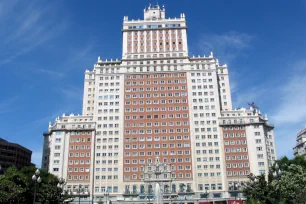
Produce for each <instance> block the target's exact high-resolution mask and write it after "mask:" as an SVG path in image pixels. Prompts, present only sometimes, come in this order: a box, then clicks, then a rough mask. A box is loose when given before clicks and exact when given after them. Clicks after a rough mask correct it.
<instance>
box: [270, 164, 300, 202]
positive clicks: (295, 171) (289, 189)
mask: <svg viewBox="0 0 306 204" xmlns="http://www.w3.org/2000/svg"><path fill="white" fill-rule="evenodd" d="M271 184H272V187H273V189H274V191H275V192H277V194H278V195H281V196H282V199H283V201H285V202H286V203H288V204H290V203H296V204H303V203H304V204H305V203H306V170H305V169H303V168H302V166H300V165H295V164H291V165H290V166H288V168H287V170H286V171H284V173H283V175H282V176H281V179H280V180H279V182H277V181H276V180H273V181H272V183H271Z"/></svg>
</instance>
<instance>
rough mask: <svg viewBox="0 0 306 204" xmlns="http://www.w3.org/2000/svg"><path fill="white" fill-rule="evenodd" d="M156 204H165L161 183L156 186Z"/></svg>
mask: <svg viewBox="0 0 306 204" xmlns="http://www.w3.org/2000/svg"><path fill="white" fill-rule="evenodd" d="M154 204H163V198H162V194H161V190H160V186H159V183H156V184H155V200H154Z"/></svg>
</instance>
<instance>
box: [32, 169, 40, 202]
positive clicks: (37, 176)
mask: <svg viewBox="0 0 306 204" xmlns="http://www.w3.org/2000/svg"><path fill="white" fill-rule="evenodd" d="M39 174H40V171H39V169H36V171H35V174H33V176H32V181H33V182H34V198H33V204H35V200H36V189H37V186H38V184H39V183H41V178H40V176H39Z"/></svg>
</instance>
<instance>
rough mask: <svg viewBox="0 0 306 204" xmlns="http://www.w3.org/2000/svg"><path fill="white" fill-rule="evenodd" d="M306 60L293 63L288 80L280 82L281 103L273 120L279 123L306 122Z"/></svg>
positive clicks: (277, 101) (278, 100) (278, 102)
mask: <svg viewBox="0 0 306 204" xmlns="http://www.w3.org/2000/svg"><path fill="white" fill-rule="evenodd" d="M305 70H306V60H302V61H299V62H297V63H295V64H293V65H292V66H291V67H290V69H289V71H290V73H291V74H289V77H288V78H287V81H285V82H284V83H282V84H280V85H281V86H280V88H279V92H280V98H279V99H277V100H276V101H275V103H277V104H279V105H277V106H276V108H275V109H274V113H273V115H272V119H273V121H275V123H277V124H278V125H283V124H288V123H289V124H290V123H292V124H294V123H300V122H304V123H305V124H306V103H305V101H306V91H305V90H306V80H305V79H306V73H305Z"/></svg>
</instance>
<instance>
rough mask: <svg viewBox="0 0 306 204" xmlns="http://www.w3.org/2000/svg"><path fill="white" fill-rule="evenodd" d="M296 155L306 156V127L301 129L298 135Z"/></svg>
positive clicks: (295, 148) (294, 151) (294, 149)
mask: <svg viewBox="0 0 306 204" xmlns="http://www.w3.org/2000/svg"><path fill="white" fill-rule="evenodd" d="M293 153H294V156H304V157H305V158H306V129H303V130H301V131H300V132H299V133H298V134H297V137H296V146H295V147H294V148H293Z"/></svg>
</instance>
